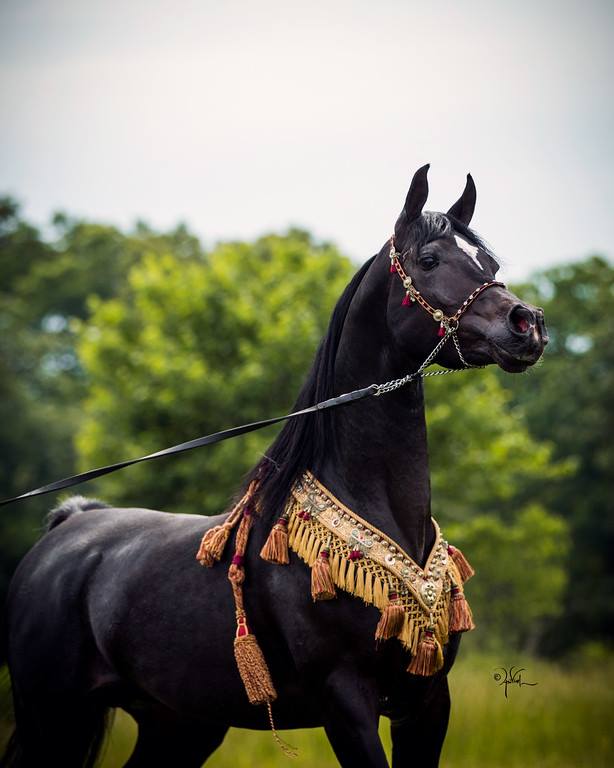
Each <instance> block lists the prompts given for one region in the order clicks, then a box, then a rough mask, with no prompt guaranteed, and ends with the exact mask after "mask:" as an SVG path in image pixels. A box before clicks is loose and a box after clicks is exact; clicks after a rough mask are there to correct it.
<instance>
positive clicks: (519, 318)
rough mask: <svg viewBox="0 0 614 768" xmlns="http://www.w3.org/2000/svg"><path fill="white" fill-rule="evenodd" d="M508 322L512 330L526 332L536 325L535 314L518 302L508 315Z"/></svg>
mask: <svg viewBox="0 0 614 768" xmlns="http://www.w3.org/2000/svg"><path fill="white" fill-rule="evenodd" d="M508 322H509V325H510V328H511V329H512V331H514V332H515V333H522V334H526V333H528V332H529V331H530V330H531V328H534V327H535V315H534V314H533V312H531V310H530V309H529V308H528V307H524V306H523V305H522V304H516V306H515V307H513V308H512V310H511V311H510V313H509V315H508Z"/></svg>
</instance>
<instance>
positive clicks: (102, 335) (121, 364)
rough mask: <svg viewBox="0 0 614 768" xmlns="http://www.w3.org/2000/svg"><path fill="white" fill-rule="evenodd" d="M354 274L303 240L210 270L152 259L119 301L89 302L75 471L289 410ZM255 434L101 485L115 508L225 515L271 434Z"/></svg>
mask: <svg viewBox="0 0 614 768" xmlns="http://www.w3.org/2000/svg"><path fill="white" fill-rule="evenodd" d="M351 272H352V267H351V265H350V263H349V261H348V260H347V259H345V258H343V257H341V256H340V255H339V253H338V251H337V250H336V249H335V248H334V247H333V246H331V245H328V244H325V243H324V244H318V243H315V242H314V241H313V240H312V238H311V237H310V236H309V235H308V234H306V233H305V232H301V231H298V230H293V231H290V232H289V233H288V234H287V235H285V236H276V235H270V236H267V237H262V238H260V239H259V240H257V241H256V242H254V243H251V244H250V243H225V244H222V245H220V246H218V247H217V248H216V249H215V250H214V251H212V252H211V253H210V254H209V257H208V259H207V260H206V262H191V263H187V264H182V263H181V262H180V261H179V260H178V259H177V257H176V256H175V254H174V253H173V252H172V251H171V250H169V251H168V252H167V253H160V254H154V253H152V254H150V255H148V256H147V257H146V258H145V259H143V261H142V262H141V263H139V264H138V265H137V266H135V267H134V268H133V269H132V270H131V271H130V272H129V274H128V277H127V279H126V281H125V285H124V288H123V289H122V291H121V293H120V295H119V296H118V297H117V298H115V299H112V300H109V301H106V302H103V301H100V300H96V301H94V302H92V308H93V314H92V317H91V320H90V321H89V322H88V324H87V325H84V327H83V335H82V342H81V346H80V354H81V359H82V360H83V362H84V364H85V366H86V368H87V370H88V373H89V375H90V377H91V381H92V386H91V389H90V392H89V395H88V397H87V399H86V401H85V404H84V411H83V421H82V424H81V428H80V431H79V435H78V447H79V452H80V456H81V464H82V466H86V465H87V466H90V465H92V464H100V463H104V462H110V461H113V460H115V459H116V458H117V457H118V456H132V455H138V454H141V453H144V452H148V451H151V450H154V449H157V448H159V447H160V446H164V445H168V444H172V443H177V442H181V441H183V440H186V439H189V438H192V437H194V436H195V435H198V434H206V433H207V432H213V431H215V430H217V429H220V428H222V427H227V426H232V425H234V424H240V423H243V422H248V421H255V420H257V419H259V418H262V415H263V414H269V413H271V412H272V411H273V412H278V411H279V412H284V411H285V410H287V409H288V408H289V407H290V406H291V405H292V402H293V400H294V398H295V397H296V394H297V391H298V389H299V387H300V384H301V381H302V379H303V377H304V375H305V373H306V371H307V370H308V367H309V365H310V362H311V359H312V357H313V355H314V353H315V350H316V347H317V344H318V342H319V339H320V337H321V336H322V334H323V332H324V330H325V328H326V325H327V323H328V319H329V314H330V310H331V308H332V305H333V304H334V302H335V300H336V299H337V297H338V296H339V294H340V293H341V291H342V290H343V288H344V287H345V285H346V283H347V282H348V280H349V276H350V274H351ZM272 434H273V433H272V432H271V431H270V430H269V431H268V432H260V433H255V434H252V435H248V436H246V437H243V438H241V439H240V440H233V441H230V442H227V443H223V444H221V445H219V446H216V447H214V448H212V449H210V450H208V451H207V452H206V453H203V452H196V453H194V454H187V455H185V456H184V457H182V458H181V459H180V460H175V461H164V466H163V467H160V468H158V469H157V471H156V468H155V467H152V465H147V466H144V467H138V466H137V467H133V468H131V469H130V470H129V472H127V473H123V474H121V475H114V476H113V477H109V478H108V479H106V480H105V481H104V482H101V483H100V487H101V489H103V491H102V492H103V493H104V495H105V496H106V497H108V498H110V499H115V500H117V501H121V502H122V503H140V504H145V505H149V506H157V507H159V508H167V509H172V510H179V509H180V510H182V511H189V512H200V513H207V514H211V513H217V512H220V511H222V510H223V508H224V506H225V504H226V502H227V499H228V496H229V494H230V493H231V492H232V491H233V489H234V488H235V487H236V484H237V482H238V480H239V479H240V477H241V475H242V473H244V472H245V471H247V469H248V468H249V467H250V466H251V465H252V464H253V463H254V462H255V461H256V460H257V458H258V456H259V455H260V453H261V452H262V451H263V450H264V449H265V448H266V446H267V444H268V443H269V442H270V440H271V437H272Z"/></svg>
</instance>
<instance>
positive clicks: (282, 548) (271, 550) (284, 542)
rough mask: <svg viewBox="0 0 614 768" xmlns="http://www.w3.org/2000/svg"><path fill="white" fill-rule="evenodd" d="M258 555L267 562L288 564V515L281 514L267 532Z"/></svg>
mask: <svg viewBox="0 0 614 768" xmlns="http://www.w3.org/2000/svg"><path fill="white" fill-rule="evenodd" d="M260 557H261V558H262V559H263V560H266V561H267V562H269V563H276V564H277V565H288V563H289V562H290V558H289V557H288V516H287V515H282V516H281V517H280V518H279V520H278V521H277V522H276V523H275V525H274V526H273V528H272V529H271V532H270V533H269V535H268V537H267V540H266V541H265V543H264V546H263V547H262V549H261V550H260Z"/></svg>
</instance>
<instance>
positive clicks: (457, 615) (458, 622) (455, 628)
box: [449, 584, 475, 632]
mask: <svg viewBox="0 0 614 768" xmlns="http://www.w3.org/2000/svg"><path fill="white" fill-rule="evenodd" d="M472 629H475V624H474V623H473V616H472V614H471V608H470V607H469V603H468V602H467V601H466V600H465V595H464V593H463V590H462V589H461V588H460V587H459V586H457V585H456V584H453V585H452V590H451V596H450V623H449V631H450V632H469V631H470V630H472Z"/></svg>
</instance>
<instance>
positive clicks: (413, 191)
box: [403, 163, 431, 224]
mask: <svg viewBox="0 0 614 768" xmlns="http://www.w3.org/2000/svg"><path fill="white" fill-rule="evenodd" d="M430 167H431V166H430V163H427V164H426V165H423V166H422V168H418V170H417V171H416V172H415V173H414V178H413V179H412V180H411V185H410V187H409V192H408V193H407V197H406V198H405V205H404V206H403V213H404V214H405V223H407V224H409V222H410V221H413V220H414V219H417V218H418V216H420V214H421V213H422V209H423V208H424V204H425V203H426V199H427V197H428V196H429V183H428V180H427V178H426V177H427V174H428V172H429V168H430Z"/></svg>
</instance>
